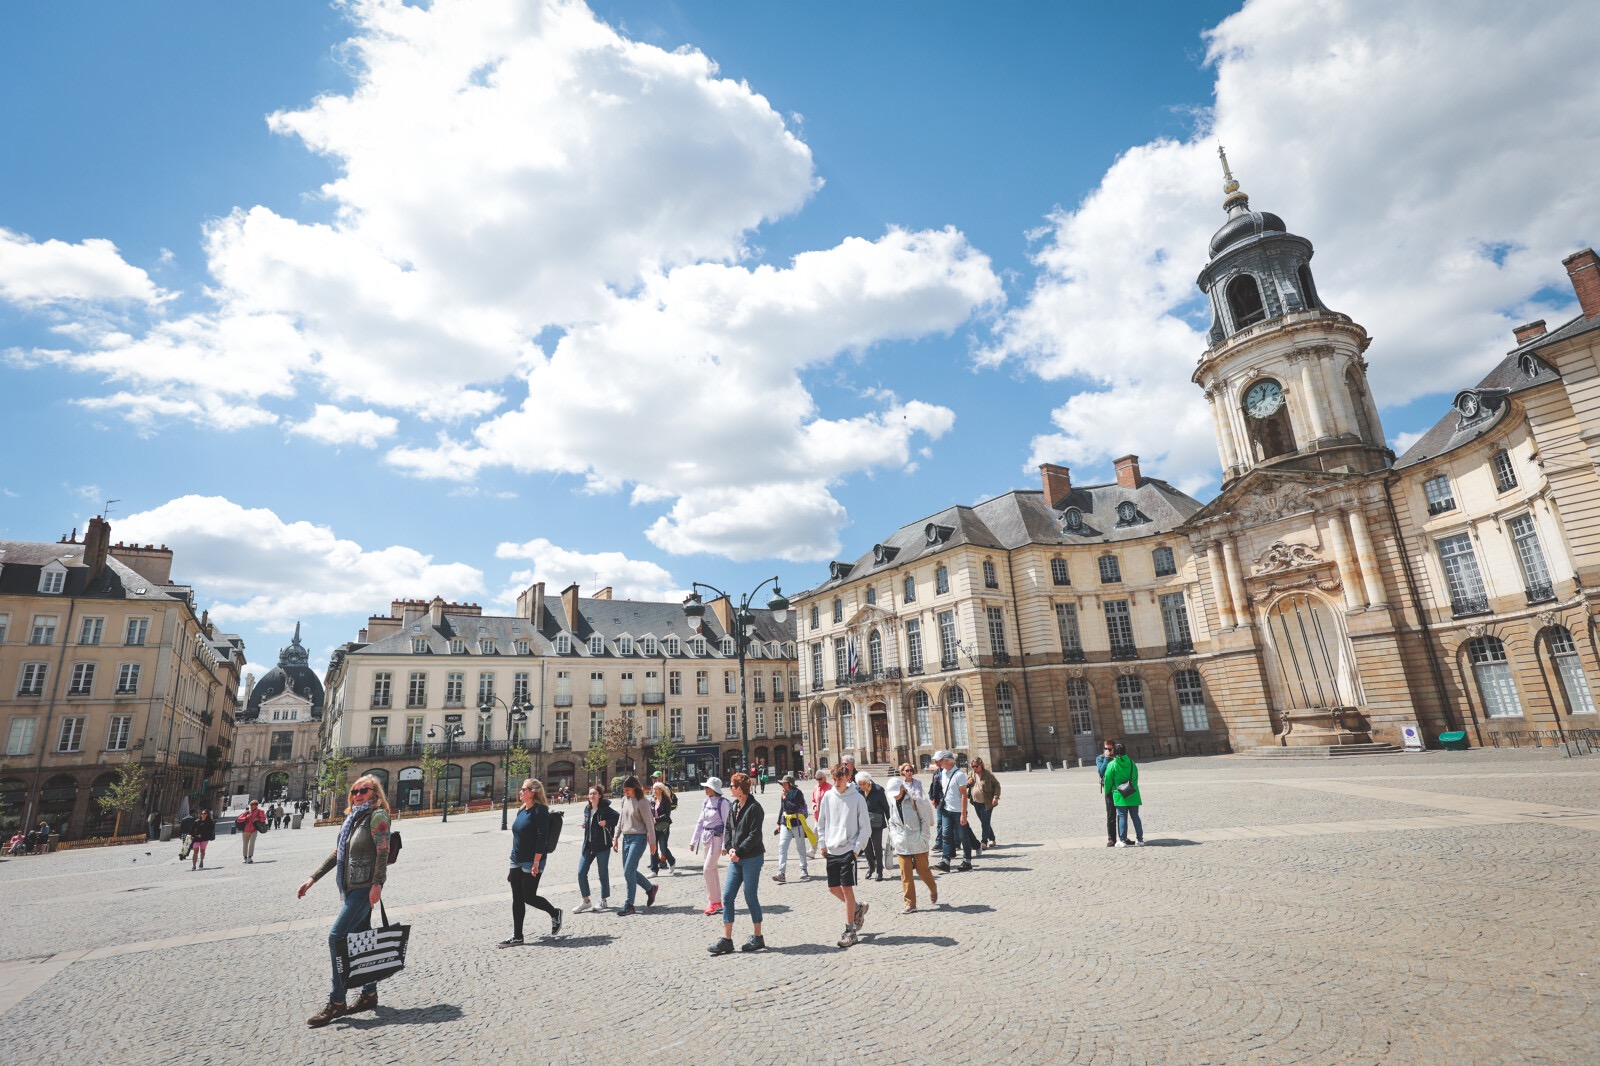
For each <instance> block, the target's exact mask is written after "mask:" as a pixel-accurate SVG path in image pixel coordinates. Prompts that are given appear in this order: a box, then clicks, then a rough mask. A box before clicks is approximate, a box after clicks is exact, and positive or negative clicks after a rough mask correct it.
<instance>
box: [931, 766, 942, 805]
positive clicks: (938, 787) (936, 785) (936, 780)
mask: <svg viewBox="0 0 1600 1066" xmlns="http://www.w3.org/2000/svg"><path fill="white" fill-rule="evenodd" d="M928 801H929V802H930V803H932V804H933V806H934V809H935V810H937V809H938V808H939V805H940V804H941V803H943V802H944V771H943V770H940V771H938V772H937V773H935V774H934V775H933V780H932V781H931V782H930V783H929V784H928Z"/></svg>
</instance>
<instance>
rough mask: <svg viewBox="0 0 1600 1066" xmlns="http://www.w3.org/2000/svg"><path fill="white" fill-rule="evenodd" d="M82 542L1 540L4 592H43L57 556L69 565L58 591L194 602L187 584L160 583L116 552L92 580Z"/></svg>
mask: <svg viewBox="0 0 1600 1066" xmlns="http://www.w3.org/2000/svg"><path fill="white" fill-rule="evenodd" d="M83 547H84V546H83V544H82V542H77V543H74V542H71V541H68V542H66V543H56V544H40V543H36V542H34V541H25V540H0V595H9V596H31V595H39V571H40V570H41V569H43V568H44V567H46V566H48V565H49V564H50V563H52V562H54V561H55V560H57V559H59V560H61V563H62V565H63V566H65V567H66V568H67V581H66V587H65V588H64V589H63V590H62V591H61V592H60V593H57V594H56V595H59V596H61V597H62V598H66V597H69V596H78V597H84V598H89V599H107V600H146V601H151V600H154V601H163V600H165V601H172V600H183V601H189V602H192V600H193V596H192V593H191V591H190V589H189V586H187V585H170V584H169V585H157V584H154V583H153V582H151V581H150V580H149V579H148V578H146V577H144V576H143V575H141V574H139V573H138V572H137V571H135V570H134V569H132V568H131V567H129V566H127V565H126V564H124V563H121V562H118V561H117V559H116V557H115V556H108V557H107V559H106V565H105V569H104V570H102V571H101V572H100V574H99V576H97V577H96V578H95V579H94V580H93V581H92V582H91V581H90V580H89V568H88V566H86V565H85V564H84V562H83Z"/></svg>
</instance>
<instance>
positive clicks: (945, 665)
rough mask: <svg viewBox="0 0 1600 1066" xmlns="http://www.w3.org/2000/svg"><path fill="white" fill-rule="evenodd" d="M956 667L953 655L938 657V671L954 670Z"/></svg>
mask: <svg viewBox="0 0 1600 1066" xmlns="http://www.w3.org/2000/svg"><path fill="white" fill-rule="evenodd" d="M956 665H957V664H956V657H955V656H954V655H941V656H939V669H940V670H954V669H955V668H956Z"/></svg>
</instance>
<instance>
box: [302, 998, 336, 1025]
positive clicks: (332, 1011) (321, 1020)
mask: <svg viewBox="0 0 1600 1066" xmlns="http://www.w3.org/2000/svg"><path fill="white" fill-rule="evenodd" d="M343 1013H344V1004H343V1003H335V1002H334V1001H333V1000H329V1001H328V1003H327V1005H325V1006H324V1007H323V1008H322V1009H321V1010H319V1011H317V1013H315V1014H313V1015H312V1016H311V1017H309V1018H307V1019H306V1024H307V1025H309V1026H310V1027H311V1028H313V1029H321V1028H322V1027H323V1026H324V1025H327V1024H328V1023H329V1022H331V1021H333V1020H334V1019H335V1018H337V1017H339V1015H341V1014H343Z"/></svg>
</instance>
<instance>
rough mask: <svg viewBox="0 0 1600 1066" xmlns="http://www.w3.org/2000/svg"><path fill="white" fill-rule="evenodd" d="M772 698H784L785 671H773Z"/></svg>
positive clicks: (775, 700) (774, 699)
mask: <svg viewBox="0 0 1600 1066" xmlns="http://www.w3.org/2000/svg"><path fill="white" fill-rule="evenodd" d="M772 699H773V702H777V701H778V700H781V699H783V671H781V670H774V671H772Z"/></svg>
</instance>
